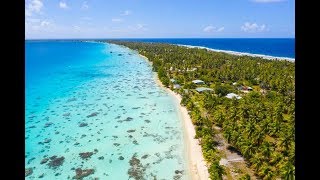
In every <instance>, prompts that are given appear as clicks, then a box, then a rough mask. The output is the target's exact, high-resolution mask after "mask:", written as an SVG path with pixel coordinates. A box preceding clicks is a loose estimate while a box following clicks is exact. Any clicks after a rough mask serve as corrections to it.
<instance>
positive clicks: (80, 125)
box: [79, 122, 88, 127]
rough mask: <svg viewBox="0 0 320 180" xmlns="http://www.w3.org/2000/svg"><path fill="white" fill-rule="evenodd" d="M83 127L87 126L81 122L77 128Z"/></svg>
mask: <svg viewBox="0 0 320 180" xmlns="http://www.w3.org/2000/svg"><path fill="white" fill-rule="evenodd" d="M84 126H88V123H84V122H82V123H80V124H79V127H84Z"/></svg>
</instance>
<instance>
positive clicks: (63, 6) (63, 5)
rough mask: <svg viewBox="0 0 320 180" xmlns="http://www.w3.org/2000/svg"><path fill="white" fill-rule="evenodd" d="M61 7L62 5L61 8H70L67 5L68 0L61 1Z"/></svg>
mask: <svg viewBox="0 0 320 180" xmlns="http://www.w3.org/2000/svg"><path fill="white" fill-rule="evenodd" d="M59 7H60V8H61V9H67V8H68V5H67V3H66V2H62V1H60V2H59Z"/></svg>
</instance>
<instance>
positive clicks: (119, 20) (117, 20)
mask: <svg viewBox="0 0 320 180" xmlns="http://www.w3.org/2000/svg"><path fill="white" fill-rule="evenodd" d="M111 21H112V22H122V21H123V19H121V18H112V19H111Z"/></svg>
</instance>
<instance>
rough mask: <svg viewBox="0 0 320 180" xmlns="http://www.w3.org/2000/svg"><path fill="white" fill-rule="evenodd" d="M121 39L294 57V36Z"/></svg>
mask: <svg viewBox="0 0 320 180" xmlns="http://www.w3.org/2000/svg"><path fill="white" fill-rule="evenodd" d="M121 40H126V41H138V42H160V43H170V44H179V45H189V46H201V47H206V48H210V49H214V50H223V51H229V52H230V51H232V52H239V53H249V54H255V55H265V56H273V57H281V58H291V59H294V58H295V39H294V38H153V39H149V38H140V39H135V38H132V39H131V38H130V39H121Z"/></svg>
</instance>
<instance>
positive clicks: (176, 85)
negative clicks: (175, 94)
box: [173, 84, 181, 89]
mask: <svg viewBox="0 0 320 180" xmlns="http://www.w3.org/2000/svg"><path fill="white" fill-rule="evenodd" d="M173 88H175V89H179V88H181V86H180V84H174V85H173Z"/></svg>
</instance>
